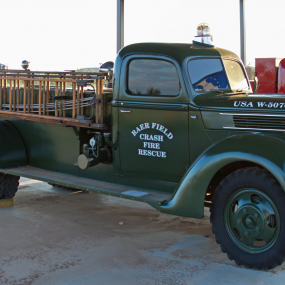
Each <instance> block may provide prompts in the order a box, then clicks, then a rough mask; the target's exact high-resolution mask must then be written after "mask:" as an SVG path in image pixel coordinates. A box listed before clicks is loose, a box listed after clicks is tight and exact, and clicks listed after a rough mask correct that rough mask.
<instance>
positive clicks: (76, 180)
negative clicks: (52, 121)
mask: <svg viewBox="0 0 285 285" xmlns="http://www.w3.org/2000/svg"><path fill="white" fill-rule="evenodd" d="M0 172H4V173H8V174H12V175H17V176H23V177H28V178H32V179H38V180H41V181H45V182H49V183H52V184H57V185H62V186H67V187H72V188H78V189H81V190H87V191H91V192H95V193H99V194H105V195H111V196H116V197H121V198H125V199H130V200H135V201H140V202H145V203H148V204H154V205H162V204H163V202H165V201H166V200H168V199H170V198H171V196H172V194H171V193H165V192H160V191H156V190H150V189H141V188H134V187H128V186H123V185H119V184H115V183H108V182H102V181H98V180H93V179H88V178H82V177H77V176H73V175H69V174H65V173H59V172H54V171H49V170H45V169H41V168H37V167H33V166H22V167H16V168H8V169H0Z"/></svg>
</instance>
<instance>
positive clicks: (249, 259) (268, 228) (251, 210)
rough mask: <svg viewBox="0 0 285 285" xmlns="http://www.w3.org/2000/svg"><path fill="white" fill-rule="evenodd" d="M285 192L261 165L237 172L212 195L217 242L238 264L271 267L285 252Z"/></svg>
mask: <svg viewBox="0 0 285 285" xmlns="http://www.w3.org/2000/svg"><path fill="white" fill-rule="evenodd" d="M284 205H285V194H284V191H283V189H282V188H281V186H280V185H279V184H278V183H277V181H276V180H275V179H274V178H273V176H272V175H271V174H270V173H269V172H267V171H265V170H261V169H259V168H246V169H241V170H237V171H235V172H233V173H232V174H230V175H229V176H227V177H226V178H225V179H224V180H223V181H222V182H221V183H220V185H219V186H218V188H217V189H216V191H215V194H214V196H213V199H212V207H211V223H212V231H213V233H214V234H215V235H216V242H217V243H218V244H220V245H221V249H222V251H223V252H226V253H227V255H228V257H229V259H231V260H232V259H233V260H235V262H236V263H237V264H238V265H244V266H246V267H254V268H257V269H264V270H266V269H269V268H273V267H275V266H277V265H279V264H281V263H282V262H283V260H284V256H285V209H284Z"/></svg>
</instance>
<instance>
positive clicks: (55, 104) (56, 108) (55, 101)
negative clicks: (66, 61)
mask: <svg viewBox="0 0 285 285" xmlns="http://www.w3.org/2000/svg"><path fill="white" fill-rule="evenodd" d="M55 96H58V82H55ZM54 107H55V116H56V117H58V100H54Z"/></svg>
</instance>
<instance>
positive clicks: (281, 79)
mask: <svg viewBox="0 0 285 285" xmlns="http://www.w3.org/2000/svg"><path fill="white" fill-rule="evenodd" d="M277 92H278V93H282V94H285V58H283V59H282V60H281V61H280V63H279V68H278V91H277Z"/></svg>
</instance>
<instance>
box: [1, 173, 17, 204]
mask: <svg viewBox="0 0 285 285" xmlns="http://www.w3.org/2000/svg"><path fill="white" fill-rule="evenodd" d="M19 179H20V177H19V176H15V175H10V174H4V173H0V199H12V198H13V197H14V196H15V194H16V192H17V190H18V186H19Z"/></svg>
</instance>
